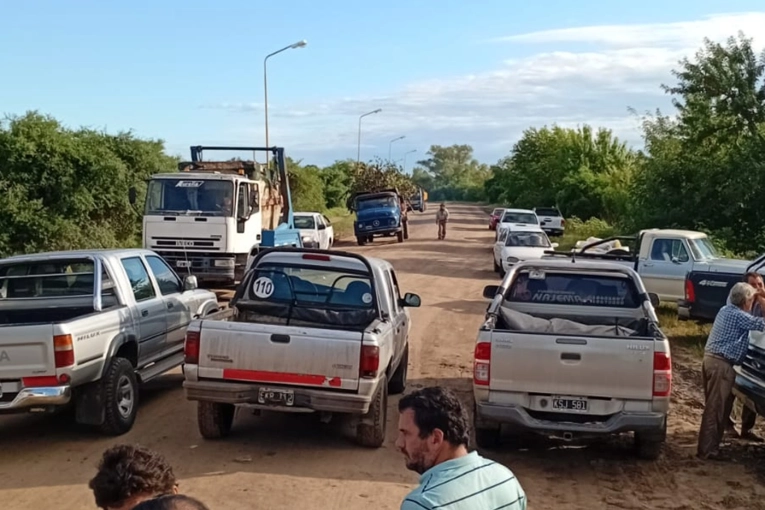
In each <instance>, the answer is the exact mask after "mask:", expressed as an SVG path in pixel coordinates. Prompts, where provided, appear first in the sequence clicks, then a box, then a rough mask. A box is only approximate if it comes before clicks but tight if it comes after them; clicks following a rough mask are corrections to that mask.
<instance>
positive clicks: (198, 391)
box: [183, 380, 377, 414]
mask: <svg viewBox="0 0 765 510" xmlns="http://www.w3.org/2000/svg"><path fill="white" fill-rule="evenodd" d="M260 388H268V389H276V390H290V391H293V392H294V393H295V404H294V405H293V406H289V407H287V406H278V407H276V406H271V405H267V404H260V403H258V391H259V389H260ZM183 389H184V391H185V393H186V398H187V399H188V400H203V401H207V402H217V403H220V404H235V405H247V406H249V407H254V408H257V409H267V410H273V411H283V412H296V413H299V412H310V411H325V412H331V413H349V414H366V413H367V412H368V411H369V406H370V404H371V402H372V396H373V395H374V394H375V392H374V391H372V392H370V393H369V394H357V393H336V392H332V391H326V390H319V389H311V388H300V387H294V386H281V385H278V384H267V385H266V384H257V383H253V384H242V383H232V382H220V381H209V380H197V381H189V380H185V381H184V382H183ZM373 389H374V390H376V389H377V388H376V387H375V388H373Z"/></svg>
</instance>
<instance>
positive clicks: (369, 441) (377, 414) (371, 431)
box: [356, 376, 388, 448]
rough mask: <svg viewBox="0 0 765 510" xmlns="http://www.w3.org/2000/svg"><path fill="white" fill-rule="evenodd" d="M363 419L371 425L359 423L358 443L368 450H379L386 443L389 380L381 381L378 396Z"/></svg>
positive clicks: (357, 430) (357, 431) (357, 426)
mask: <svg viewBox="0 0 765 510" xmlns="http://www.w3.org/2000/svg"><path fill="white" fill-rule="evenodd" d="M362 418H363V419H366V420H371V421H372V423H371V424H367V423H359V424H358V425H356V442H357V443H358V444H359V445H361V446H365V447H367V448H379V447H381V446H382V445H383V443H384V442H385V426H386V422H387V418H388V380H387V378H386V377H385V376H383V377H382V379H381V380H380V384H379V386H378V387H377V394H376V395H375V398H374V400H372V405H370V406H369V412H367V414H365V415H363V416H362Z"/></svg>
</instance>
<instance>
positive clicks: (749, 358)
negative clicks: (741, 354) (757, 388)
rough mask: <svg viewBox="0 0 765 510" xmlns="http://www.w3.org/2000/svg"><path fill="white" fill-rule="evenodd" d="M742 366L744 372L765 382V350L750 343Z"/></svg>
mask: <svg viewBox="0 0 765 510" xmlns="http://www.w3.org/2000/svg"><path fill="white" fill-rule="evenodd" d="M742 368H743V371H744V372H746V373H748V374H750V375H751V376H753V377H754V378H756V379H759V380H760V381H764V382H765V350H762V349H760V348H759V347H757V346H754V345H750V346H749V351H747V353H746V359H745V360H744V363H743V366H742Z"/></svg>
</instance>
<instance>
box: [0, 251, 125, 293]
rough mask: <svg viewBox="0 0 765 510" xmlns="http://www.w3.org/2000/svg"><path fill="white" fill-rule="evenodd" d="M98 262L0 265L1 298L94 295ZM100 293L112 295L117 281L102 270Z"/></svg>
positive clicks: (63, 261) (75, 260)
mask: <svg viewBox="0 0 765 510" xmlns="http://www.w3.org/2000/svg"><path fill="white" fill-rule="evenodd" d="M94 269H95V264H94V263H93V261H92V260H89V259H72V260H56V261H33V262H20V263H15V264H7V265H3V266H0V299H4V298H7V299H14V298H49V297H68V296H72V297H74V296H92V295H93V288H94V287H93V284H94V280H95V278H94ZM101 294H102V295H104V296H113V295H115V292H114V283H113V281H112V279H111V278H110V277H109V273H108V272H107V271H106V267H104V268H103V270H102V272H101Z"/></svg>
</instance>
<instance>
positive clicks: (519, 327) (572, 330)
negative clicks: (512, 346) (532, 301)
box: [500, 306, 642, 336]
mask: <svg viewBox="0 0 765 510" xmlns="http://www.w3.org/2000/svg"><path fill="white" fill-rule="evenodd" d="M500 316H501V318H502V322H503V324H504V325H505V326H506V327H507V329H509V330H513V331H527V332H535V333H550V334H565V335H581V336H636V335H639V336H642V335H640V332H638V331H635V330H634V329H630V328H626V327H624V326H619V325H617V324H616V323H614V324H613V325H603V324H596V325H589V324H582V323H579V322H574V321H572V320H568V319H558V318H555V319H542V318H539V317H534V316H533V315H529V314H527V313H523V312H518V311H516V310H511V309H510V308H507V307H505V306H502V307H500ZM635 322H639V321H635Z"/></svg>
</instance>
